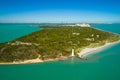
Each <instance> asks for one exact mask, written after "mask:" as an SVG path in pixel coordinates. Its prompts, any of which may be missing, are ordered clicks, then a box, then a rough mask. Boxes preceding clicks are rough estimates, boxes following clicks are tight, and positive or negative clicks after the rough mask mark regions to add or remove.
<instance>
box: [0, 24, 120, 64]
mask: <svg viewBox="0 0 120 80" xmlns="http://www.w3.org/2000/svg"><path fill="white" fill-rule="evenodd" d="M42 28H43V29H42V30H40V31H37V32H34V33H32V34H30V35H27V36H24V37H21V38H19V39H16V40H14V41H12V42H9V43H15V42H16V41H21V42H26V43H32V45H24V44H20V45H11V44H8V43H4V44H0V62H12V61H22V60H27V59H35V58H37V57H38V56H39V55H40V57H39V58H40V59H43V60H44V59H51V58H52V59H53V58H58V57H61V56H70V55H71V50H72V48H74V49H75V52H76V53H77V52H78V51H79V50H80V49H81V48H83V47H86V46H89V45H91V44H95V43H99V45H102V44H104V42H105V41H107V42H112V41H117V40H119V39H120V36H119V35H115V34H112V33H108V32H103V31H100V30H96V29H93V28H89V27H77V26H76V27H63V26H62V27H49V28H47V27H45V28H44V27H42ZM97 35H99V36H97ZM87 39H91V40H87ZM34 44H38V45H34ZM97 45H98V44H97ZM92 46H94V45H92Z"/></svg>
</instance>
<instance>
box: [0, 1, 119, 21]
mask: <svg viewBox="0 0 120 80" xmlns="http://www.w3.org/2000/svg"><path fill="white" fill-rule="evenodd" d="M119 7H120V0H0V23H120V9H119Z"/></svg>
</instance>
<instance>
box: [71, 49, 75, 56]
mask: <svg viewBox="0 0 120 80" xmlns="http://www.w3.org/2000/svg"><path fill="white" fill-rule="evenodd" d="M71 56H72V57H73V56H74V49H72V55H71Z"/></svg>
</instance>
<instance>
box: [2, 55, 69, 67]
mask: <svg viewBox="0 0 120 80" xmlns="http://www.w3.org/2000/svg"><path fill="white" fill-rule="evenodd" d="M67 58H69V57H64V56H63V57H60V58H55V59H46V60H41V59H39V58H37V59H31V60H25V61H13V62H3V63H0V64H1V65H2V64H3V65H4V64H31V63H42V62H51V61H59V60H65V59H67Z"/></svg>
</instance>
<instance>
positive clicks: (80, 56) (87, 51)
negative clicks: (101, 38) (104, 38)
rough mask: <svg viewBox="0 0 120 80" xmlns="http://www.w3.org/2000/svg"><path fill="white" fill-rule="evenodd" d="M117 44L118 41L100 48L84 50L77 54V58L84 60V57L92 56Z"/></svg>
mask: <svg viewBox="0 0 120 80" xmlns="http://www.w3.org/2000/svg"><path fill="white" fill-rule="evenodd" d="M117 43H120V40H119V41H115V42H109V43H105V45H102V46H98V47H95V48H87V47H86V48H84V49H83V50H82V51H81V52H79V53H77V54H78V57H79V58H81V59H83V58H85V57H86V56H88V55H90V54H94V53H95V52H99V51H101V50H104V49H106V48H108V47H110V46H112V45H115V44H117Z"/></svg>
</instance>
